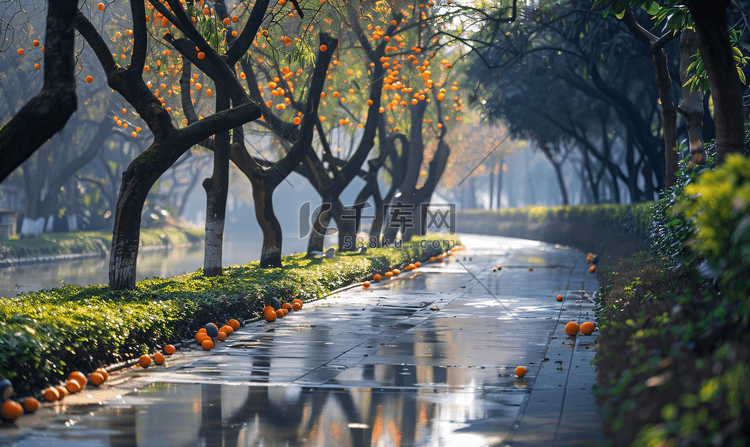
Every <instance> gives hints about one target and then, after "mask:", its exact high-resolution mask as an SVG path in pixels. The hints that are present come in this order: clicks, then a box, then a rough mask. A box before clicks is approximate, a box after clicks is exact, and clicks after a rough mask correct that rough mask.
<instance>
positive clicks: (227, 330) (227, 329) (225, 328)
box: [219, 305, 292, 335]
mask: <svg viewBox="0 0 750 447" xmlns="http://www.w3.org/2000/svg"><path fill="white" fill-rule="evenodd" d="M289 307H292V306H291V305H290V306H289ZM284 309H286V308H284ZM286 311H287V312H289V310H288V309H286ZM219 332H224V333H225V334H227V335H230V334H231V333H232V332H234V329H232V328H231V327H230V326H222V327H221V328H219Z"/></svg>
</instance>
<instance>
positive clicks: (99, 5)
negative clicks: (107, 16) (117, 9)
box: [96, 3, 104, 11]
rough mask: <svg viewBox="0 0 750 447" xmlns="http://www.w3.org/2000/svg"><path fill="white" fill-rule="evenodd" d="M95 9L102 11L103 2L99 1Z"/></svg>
mask: <svg viewBox="0 0 750 447" xmlns="http://www.w3.org/2000/svg"><path fill="white" fill-rule="evenodd" d="M96 9H98V10H99V11H104V3H99V4H98V5H96Z"/></svg>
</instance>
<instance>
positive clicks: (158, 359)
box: [154, 352, 166, 365]
mask: <svg viewBox="0 0 750 447" xmlns="http://www.w3.org/2000/svg"><path fill="white" fill-rule="evenodd" d="M164 360H166V357H164V354H162V353H161V352H157V353H156V354H154V363H156V364H157V365H161V364H162V363H164Z"/></svg>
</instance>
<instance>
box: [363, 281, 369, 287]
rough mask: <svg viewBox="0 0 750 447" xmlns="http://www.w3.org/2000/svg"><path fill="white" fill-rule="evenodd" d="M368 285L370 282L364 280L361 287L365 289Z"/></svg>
mask: <svg viewBox="0 0 750 447" xmlns="http://www.w3.org/2000/svg"><path fill="white" fill-rule="evenodd" d="M368 287H370V282H369V281H365V282H363V283H362V288H363V289H366V288H368Z"/></svg>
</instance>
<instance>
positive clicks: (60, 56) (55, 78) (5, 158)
mask: <svg viewBox="0 0 750 447" xmlns="http://www.w3.org/2000/svg"><path fill="white" fill-rule="evenodd" d="M77 11H78V9H77V3H76V2H68V1H52V0H50V1H48V2H47V26H46V31H45V40H44V48H45V49H46V51H45V52H44V85H42V90H41V91H40V92H39V94H38V95H36V96H35V97H33V98H31V99H30V100H29V102H27V103H26V105H24V106H23V107H22V108H21V110H19V111H18V112H17V113H16V114H15V116H13V118H11V119H10V121H8V122H7V123H5V124H4V125H3V126H2V127H0V181H2V180H4V179H5V178H6V177H7V176H9V175H10V173H11V172H13V170H14V169H16V168H17V167H18V166H19V165H20V164H21V163H23V161H24V160H26V159H27V158H29V157H30V156H31V154H33V153H34V152H35V151H36V150H37V149H39V147H40V146H41V145H42V144H44V142H45V141H47V140H49V139H50V138H51V137H52V136H53V135H54V134H56V133H57V132H59V131H60V130H62V128H63V127H65V123H67V122H68V119H69V118H70V116H71V115H72V114H73V112H75V111H76V109H77V108H78V103H77V99H76V79H75V73H74V71H75V70H74V68H75V59H74V54H73V53H74V49H75V33H74V32H73V31H74V29H75V23H76V20H75V19H76V13H77Z"/></svg>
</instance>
